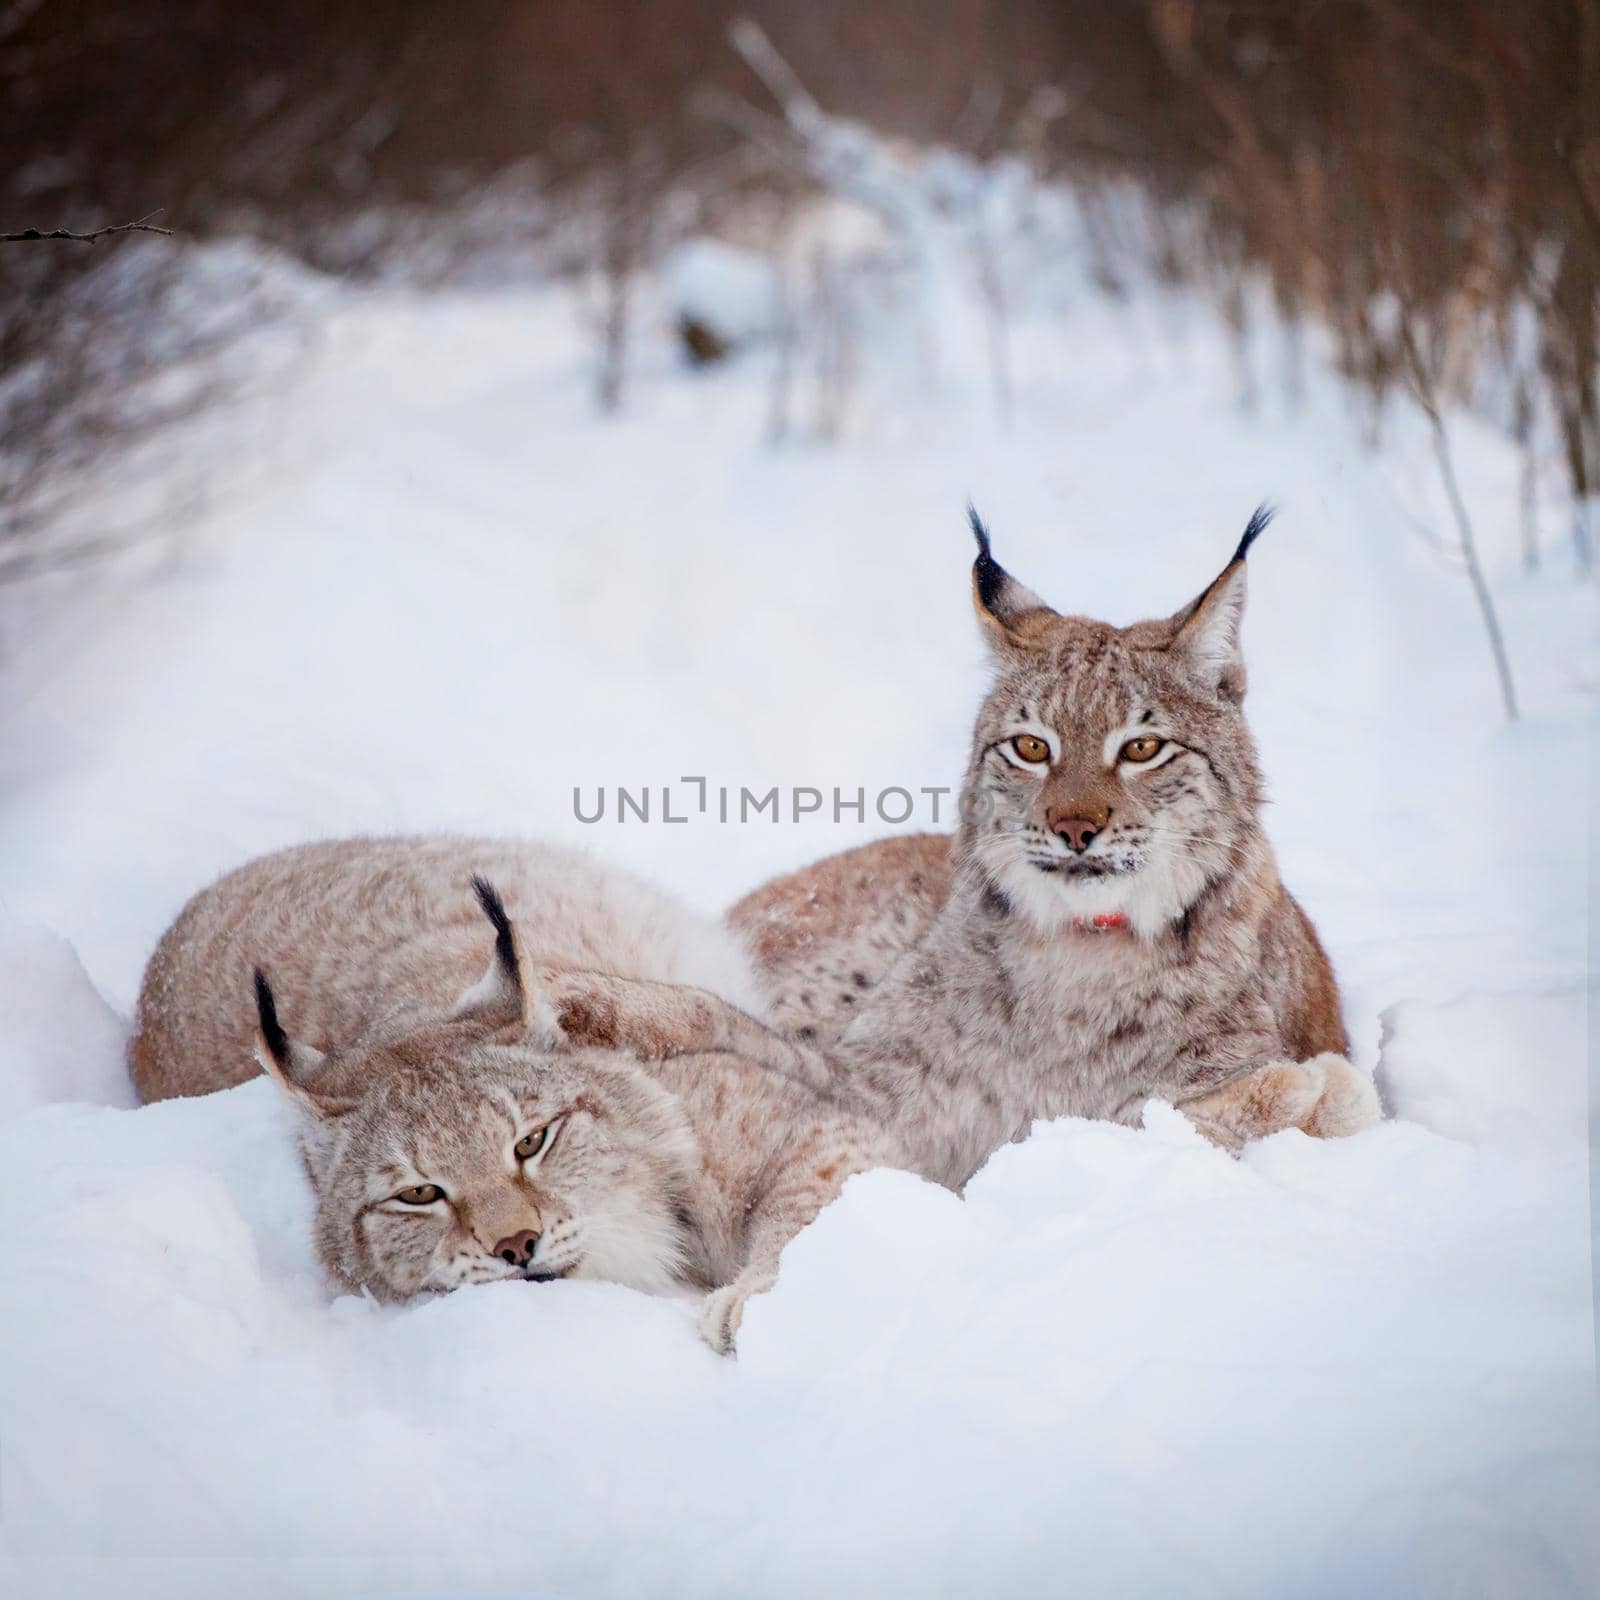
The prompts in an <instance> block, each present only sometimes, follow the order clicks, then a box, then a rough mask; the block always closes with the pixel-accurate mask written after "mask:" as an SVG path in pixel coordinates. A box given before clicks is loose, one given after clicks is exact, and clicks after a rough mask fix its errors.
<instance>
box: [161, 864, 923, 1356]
mask: <svg viewBox="0 0 1600 1600" xmlns="http://www.w3.org/2000/svg"><path fill="white" fill-rule="evenodd" d="M481 870H487V871H492V872H494V873H495V874H496V876H497V878H498V879H499V882H500V883H501V885H502V886H503V887H504V888H505V890H506V893H507V897H508V898H509V899H510V901H511V903H512V905H513V907H514V908H515V909H516V910H517V911H518V912H519V914H520V916H521V918H522V926H523V927H525V928H526V929H527V930H528V933H529V937H530V938H532V939H534V940H535V941H536V948H537V951H538V957H539V960H540V962H541V963H546V964H548V965H547V966H546V968H545V970H543V971H541V970H539V968H537V967H536V966H535V964H534V962H533V960H532V959H531V958H530V954H529V951H528V949H527V947H526V946H525V944H524V941H523V938H522V936H521V934H520V933H519V931H518V926H517V925H516V924H514V923H513V921H512V920H511V918H510V917H509V916H508V915H507V913H506V910H505V908H504V906H503V905H502V902H501V899H500V896H499V893H498V892H497V891H496V889H495V888H494V887H492V886H491V884H490V883H489V882H488V881H487V880H486V879H484V878H482V877H478V878H475V879H474V877H473V874H474V873H475V872H478V871H481ZM469 882H471V883H472V888H473V889H475V890H476V901H474V898H473V892H472V889H469ZM485 917H487V919H488V920H487V921H485V920H484V919H485ZM252 966H254V967H255V968H256V971H255V974H254V994H253V995H252V994H251V968H252ZM587 967H593V968H597V969H600V970H599V972H598V973H596V974H593V975H590V974H586V973H584V972H583V971H582V970H580V969H582V968H587ZM616 973H622V974H626V975H629V976H632V977H635V978H639V979H650V978H654V979H659V980H665V981H663V982H661V983H660V984H659V985H650V984H645V985H643V986H642V987H641V990H640V992H641V993H645V994H651V995H654V996H656V1003H655V1004H654V1005H653V1006H646V1007H644V1008H643V1009H642V1011H641V1014H640V1015H639V1016H638V1017H637V1018H636V1019H635V1020H634V1022H633V1031H634V1033H635V1034H636V1035H637V1036H638V1037H639V1039H640V1040H641V1049H642V1051H643V1052H644V1053H645V1054H647V1055H649V1056H650V1057H652V1058H660V1057H663V1056H664V1055H666V1054H667V1052H666V1051H665V1050H664V1049H662V1048H661V1047H660V1046H659V1044H658V1043H657V1042H656V1039H655V1035H656V1034H657V1033H659V1032H660V1031H661V1030H663V1029H666V1030H668V1031H669V1032H670V1033H671V1035H672V1037H674V1038H676V1037H680V1036H682V1034H683V1033H684V1032H685V1031H686V1030H687V1028H688V1026H689V1024H690V1022H691V1021H692V1019H693V1017H694V1016H695V1015H696V1014H697V1013H698V1012H700V1011H702V1010H706V1009H709V1008H710V1007H711V1006H712V1005H713V1004H714V1005H715V1007H716V1008H717V1012H718V1015H721V1014H722V1012H723V1010H726V1012H727V1013H728V1014H730V1015H732V1016H735V1017H737V1018H739V1019H740V1021H741V1024H743V1025H747V1026H748V1027H749V1029H751V1030H752V1033H753V1036H754V1037H755V1038H757V1039H758V1040H761V1041H762V1042H763V1043H764V1042H765V1039H766V1034H765V1031H764V1030H763V1029H762V1028H761V1027H760V1025H759V1024H757V1023H756V1022H755V1021H754V1020H753V1019H751V1018H748V1017H746V1016H745V1015H744V1013H742V1012H739V1011H738V1010H737V1009H736V1008H735V1007H733V1006H730V1005H727V1003H726V1002H725V1001H722V1000H720V999H719V1000H717V1001H716V1002H714V1003H713V1002H712V1001H711V1000H710V998H709V996H708V997H706V998H704V999H701V998H697V991H691V990H685V989H683V988H680V987H676V986H675V985H676V983H677V981H678V980H683V979H691V980H696V981H698V982H699V983H700V984H704V985H710V986H712V987H713V988H716V989H719V990H721V991H722V992H723V993H728V994H732V995H734V996H736V997H739V998H743V997H745V996H747V995H750V994H753V990H752V988H751V984H750V979H749V975H748V971H747V969H746V967H745V965H744V958H743V956H742V954H741V953H740V952H739V951H738V950H737V948H736V946H735V945H734V943H733V941H732V940H731V939H730V938H729V936H728V935H726V934H725V933H723V932H722V931H721V930H720V929H718V928H716V927H715V925H711V924H704V923H701V922H700V921H699V920H698V919H696V918H694V917H692V916H691V915H690V914H689V913H688V912H686V911H685V910H683V909H682V908H680V907H677V906H675V905H674V904H673V903H672V902H671V901H670V900H668V899H666V898H665V897H664V896H661V895H659V894H657V893H655V892H654V891H652V890H650V889H649V888H648V886H646V885H644V884H642V883H639V882H637V881H636V880H634V879H632V878H630V877H628V876H627V875H625V874H621V873H615V872H606V871H602V870H601V869H599V868H597V867H594V866H592V865H591V864H590V863H588V862H587V861H585V860H583V858H581V857H579V856H575V855H570V854H568V853H566V852H564V851H559V850H555V849H551V848H548V847H539V846H533V845H507V844H493V843H487V842H482V843H480V842H473V841H469V840H432V841H430V840H385V841H380V840H349V841H343V842H336V843H329V844H320V845H310V846H306V847H303V848H301V849H296V850H289V851H285V852H283V853H281V854H279V855H275V856H269V857H266V858H264V859H263V860H260V861H256V862H252V863H251V864H250V865H248V866H246V867H243V868H241V869H240V870H239V871H237V872H234V873H232V874H230V875H229V876H227V877H225V878H223V879H222V880H221V881H220V882H219V883H217V884H215V885H213V886H212V887H211V888H209V889H207V890H205V891H204V892H202V893H201V894H199V895H197V896H196V897H195V898H194V899H193V900H192V901H191V902H190V903H189V905H188V906H187V908H186V909H185V910H184V912H183V914H182V915H181V916H180V917H179V919H178V921H177V922H176V923H175V924H174V925H173V927H172V928H171V929H170V930H169V931H168V933H167V935H166V937H165V938H164V939H163V940H162V942H161V945H160V947H159V948H158V949H157V951H156V954H155V956H154V958H153V959H152V961H151V963H150V967H149V970H148V972H147V973H146V975H145V982H144V988H143V992H142V994H141V996H140V1002H139V1016H138V1029H137V1033H136V1035H135V1038H134V1040H133V1044H132V1047H131V1065H132V1071H133V1076H134V1080H135V1082H136V1084H137V1085H138V1088H139V1090H140V1093H141V1095H142V1096H143V1097H144V1098H145V1099H146V1100H155V1099H161V1098H164V1097H166V1096H170V1095H177V1094H201V1093H205V1092H207V1091H209V1090H213V1089H220V1088H225V1087H227V1086H229V1085H231V1084H235V1083H239V1082H241V1081H243V1080H244V1079H245V1078H247V1077H250V1076H251V1075H252V1074H253V1073H254V1072H255V1071H256V1069H257V1064H258V1063H259V1066H260V1067H261V1068H262V1069H264V1070H265V1071H266V1072H267V1073H268V1074H269V1075H270V1076H271V1077H272V1078H273V1079H274V1080H275V1081H276V1082H277V1083H278V1085H279V1087H280V1088H281V1089H282V1090H283V1092H284V1093H285V1094H286V1095H287V1096H288V1097H289V1098H290V1100H291V1101H292V1102H293V1104H294V1105H295V1107H296V1109H297V1111H298V1114H299V1121H300V1135H301V1148H302V1153H303V1155H304V1159H305V1164H306V1169H307V1172H308V1173H309V1175H310V1178H311V1182H312V1185H313V1187H314V1188H315V1190H316V1196H317V1218H316V1225H315V1229H316V1246H317V1250H318V1253H319V1255H320V1257H321V1259H322V1261H323V1263H324V1265H325V1266H326V1268H327V1270H328V1272H329V1273H330V1275H331V1276H332V1277H333V1279H334V1280H335V1281H336V1282H337V1283H339V1284H340V1285H342V1286H343V1287H345V1288H349V1289H367V1290H370V1291H371V1292H372V1293H373V1294H374V1295H376V1296H378V1297H379V1298H380V1299H385V1300H398V1299H404V1298H407V1297H409V1296H411V1295H415V1294H419V1293H424V1292H438V1291H443V1290H449V1289H455V1288H459V1287H462V1286H463V1285H466V1284H474V1283H486V1282H493V1281H495V1280H499V1279H509V1278H520V1279H529V1280H533V1281H544V1280H548V1279H551V1278H560V1277H587V1278H603V1279H607V1280H610V1281H613V1282H617V1283H622V1284H627V1285H630V1286H632V1287H634V1288H637V1289H641V1290H644V1291H646V1292H648V1293H653V1294H693V1293H702V1294H704V1295H705V1296H706V1300H705V1304H704V1308H703V1313H702V1319H701V1328H702V1332H703V1333H704V1334H705V1336H706V1338H707V1339H708V1341H709V1342H710V1343H711V1344H712V1345H713V1347H714V1348H716V1349H719V1350H728V1349H730V1348H731V1347H732V1341H733V1335H734V1332H735V1330H736V1328H737V1326H738V1322H739V1317H740V1314H741V1311H742V1309H743V1306H744V1302H745V1300H746V1299H747V1298H748V1297H749V1296H750V1295H751V1294H754V1293H757V1292H759V1291H760V1290H762V1289H765V1288H767V1287H769V1286H770V1285H771V1283H772V1281H773V1279H774V1277H775V1275H776V1271H777V1263H778V1257H779V1254H780V1252H781V1251H782V1249H783V1246H784V1245H785V1244H786V1243H787V1242H788V1240H789V1239H790V1238H792V1237H793V1236H794V1234H795V1233H797V1232H798V1231H799V1230H800V1229H801V1228H803V1227H804V1226H805V1225H806V1224H807V1223H808V1222H809V1221H811V1219H812V1218H813V1217H815V1216H816V1214H817V1213H818V1212H819V1211H820V1210H821V1209H822V1208H823V1207H824V1206H825V1205H827V1203H828V1202H829V1201H830V1200H831V1199H833V1197H834V1196H835V1195H836V1194H837V1193H838V1192H839V1189H840V1187H841V1185H842V1184H843V1183H844V1180H845V1179H846V1178H847V1177H848V1176H849V1175H850V1174H851V1173H854V1172H860V1171H864V1170H866V1169H868V1168H870V1167H875V1166H903V1165H905V1164H906V1163H905V1161H904V1159H903V1157H901V1155H900V1153H899V1151H898V1149H897V1147H896V1146H895V1145H894V1143H893V1141H892V1140H890V1139H889V1138H888V1137H887V1136H886V1135H884V1134H882V1133H880V1132H878V1131H877V1130H876V1129H874V1128H873V1127H871V1126H869V1125H865V1124H862V1123H860V1122H858V1121H855V1120H853V1119H851V1118H850V1117H848V1116H846V1115H844V1114H843V1113H841V1112H839V1111H838V1110H837V1109H835V1108H833V1107H830V1106H829V1105H827V1104H825V1103H823V1102H822V1101H821V1100H820V1099H819V1098H818V1097H817V1096H816V1095H815V1094H813V1093H812V1092H810V1091H809V1090H807V1089H805V1088H804V1087H802V1086H801V1085H799V1084H796V1083H794V1082H793V1081H791V1080H789V1079H786V1078H784V1077H781V1076H778V1075H776V1074H774V1073H770V1072H767V1071H765V1070H763V1068H762V1067H761V1066H760V1065H758V1064H755V1063H752V1062H750V1061H748V1060H741V1059H740V1058H739V1057H737V1056H735V1055H732V1054H729V1053H727V1052H726V1050H725V1049H723V1051H722V1053H719V1054H706V1055H695V1054H677V1055H674V1056H673V1058H672V1059H670V1060H660V1059H656V1064H655V1065H654V1066H653V1067H652V1068H651V1069H650V1070H648V1071H647V1070H645V1068H644V1067H643V1066H642V1065H641V1064H640V1058H639V1056H638V1055H636V1054H632V1053H629V1051H628V1049H627V1042H628V1041H625V1040H623V1039H620V1038H618V1037H617V1036H616V1034H615V1033H614V1031H613V1032H610V1033H608V1032H607V1028H606V1024H605V1019H604V1017H603V1015H602V1014H601V1013H600V1011H599V1010H598V1009H597V1008H596V1005H595V1004H594V1003H593V996H594V995H595V994H596V993H597V992H603V990H604V986H605V983H606V982H607V981H608V979H607V974H616ZM564 1013H565V1014H566V1015H567V1016H569V1017H571V1019H572V1020H573V1022H574V1023H575V1024H577V1025H578V1027H579V1028H581V1030H582V1033H583V1036H584V1039H585V1040H586V1041H587V1042H578V1040H577V1039H576V1038H575V1037H574V1036H570V1035H569V1032H568V1030H567V1027H566V1026H565V1024H564V1021H563V1014H564ZM285 1024H287V1026H285ZM710 1048H712V1049H718V1048H719V1044H718V1043H717V1042H715V1041H714V1042H713V1044H712V1045H711V1047H710Z"/></svg>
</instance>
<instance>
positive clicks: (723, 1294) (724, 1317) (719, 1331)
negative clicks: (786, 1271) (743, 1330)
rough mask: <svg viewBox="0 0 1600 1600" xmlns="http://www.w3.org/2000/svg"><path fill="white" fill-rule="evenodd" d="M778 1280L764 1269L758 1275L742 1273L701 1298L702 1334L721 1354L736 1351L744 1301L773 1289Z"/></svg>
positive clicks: (729, 1353) (731, 1353)
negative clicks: (736, 1339) (736, 1338)
mask: <svg viewBox="0 0 1600 1600" xmlns="http://www.w3.org/2000/svg"><path fill="white" fill-rule="evenodd" d="M775 1282H777V1279H776V1278H774V1277H772V1276H771V1275H770V1274H767V1273H762V1274H760V1275H759V1276H741V1277H738V1278H735V1279H734V1280H733V1282H732V1283H728V1284H724V1285H723V1286H722V1288H720V1289H713V1290H712V1291H711V1293H710V1294H708V1295H707V1296H706V1297H705V1299H704V1300H702V1301H701V1302H700V1337H701V1338H702V1339H704V1340H705V1342H706V1343H707V1344H708V1345H710V1346H711V1348H712V1349H713V1350H715V1351H716V1352H717V1354H718V1355H719V1356H731V1355H733V1354H734V1353H735V1351H734V1337H735V1335H736V1334H737V1333H738V1332H739V1324H740V1322H741V1321H742V1320H743V1318H744V1307H745V1302H746V1301H747V1300H748V1299H749V1298H750V1297H751V1295H756V1294H761V1293H762V1292H763V1291H764V1290H767V1289H770V1288H771V1287H772V1285H773V1284H774V1283H775Z"/></svg>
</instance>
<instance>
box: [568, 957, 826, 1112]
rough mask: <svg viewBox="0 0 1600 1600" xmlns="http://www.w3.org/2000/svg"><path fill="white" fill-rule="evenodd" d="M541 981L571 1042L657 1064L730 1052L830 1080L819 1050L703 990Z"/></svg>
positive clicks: (612, 981)
mask: <svg viewBox="0 0 1600 1600" xmlns="http://www.w3.org/2000/svg"><path fill="white" fill-rule="evenodd" d="M542 978H543V984H544V988H545V991H546V993H547V994H548V995H549V997H550V999H551V1003H552V1004H553V1005H554V1006H555V1008H556V1015H557V1017H558V1018H559V1020H560V1024H561V1031H562V1033H563V1034H564V1035H565V1036H566V1037H567V1038H568V1039H570V1040H571V1041H572V1042H573V1043H574V1044H595V1045H604V1046H608V1047H610V1048H614V1049H623V1050H633V1051H636V1052H637V1053H638V1054H640V1055H642V1056H644V1057H646V1058H647V1059H651V1060H656V1061H665V1060H667V1059H668V1058H669V1057H672V1056H681V1055H696V1054H700V1053H702V1052H706V1051H721V1052H731V1053H733V1054H735V1055H739V1056H742V1057H744V1059H745V1060H747V1061H752V1062H755V1063H756V1064H757V1065H759V1066H763V1067H767V1068H770V1069H771V1070H772V1071H774V1072H778V1073H781V1074H782V1075H783V1076H784V1077H786V1078H793V1079H795V1080H796V1081H798V1082H800V1083H804V1084H806V1085H807V1086H808V1087H810V1088H813V1089H825V1088H827V1087H828V1085H829V1083H830V1082H831V1080H832V1073H831V1072H830V1070H829V1068H828V1064H827V1062H826V1061H825V1060H824V1059H823V1057H822V1055H821V1054H820V1053H819V1052H818V1051H816V1050H810V1049H807V1048H806V1047H805V1046H804V1045H798V1044H793V1043H791V1042H790V1041H789V1040H787V1039H785V1038H784V1037H783V1036H782V1035H781V1034H777V1033H774V1032H773V1031H772V1029H771V1028H769V1027H767V1026H766V1025H765V1024H764V1023H761V1022H758V1021H757V1020H756V1019H755V1018H754V1017H752V1016H750V1015H749V1014H748V1013H747V1012H744V1011H741V1010H740V1009H739V1008H738V1007H737V1006H734V1005H730V1004H729V1003H728V1002H727V1001H726V1000H723V999H720V998H719V997H718V996H716V995H714V994H709V993H707V992H706V991H705V990H704V989H695V988H691V987H689V986H688V985H686V984H673V983H657V982H655V981H653V980H652V979H648V978H618V977H615V976H614V975H612V974H611V973H607V972H577V971H550V972H547V973H544V974H542Z"/></svg>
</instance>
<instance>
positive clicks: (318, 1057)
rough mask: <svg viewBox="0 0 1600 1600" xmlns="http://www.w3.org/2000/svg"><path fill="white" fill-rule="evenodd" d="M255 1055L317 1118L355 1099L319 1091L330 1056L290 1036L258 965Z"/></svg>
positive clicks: (337, 1111) (348, 1105)
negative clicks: (280, 1020)
mask: <svg viewBox="0 0 1600 1600" xmlns="http://www.w3.org/2000/svg"><path fill="white" fill-rule="evenodd" d="M255 984H256V1024H257V1025H256V1044H255V1057H256V1060H257V1061H258V1062H259V1063H260V1065H261V1070H262V1071H263V1072H265V1073H266V1075H267V1076H268V1077H269V1078H271V1079H272V1081H273V1082H274V1083H276V1084H277V1086H278V1087H279V1088H280V1089H281V1090H283V1092H284V1093H285V1094H286V1095H288V1097H289V1098H290V1099H291V1100H292V1101H294V1103H295V1104H296V1105H297V1106H299V1107H300V1108H301V1109H302V1110H304V1111H308V1112H310V1113H311V1114H312V1115H313V1116H317V1117H336V1116H340V1115H342V1114H343V1113H344V1112H346V1111H348V1110H350V1109H351V1107H352V1105H353V1104H354V1102H353V1101H350V1100H346V1099H343V1098H342V1097H340V1096H337V1095H328V1094H322V1093H319V1092H318V1090H317V1087H316V1080H317V1074H318V1073H319V1072H321V1070H322V1067H323V1065H324V1063H325V1062H326V1061H327V1059H328V1058H327V1057H326V1056H325V1055H323V1053H322V1052H321V1051H320V1050H317V1049H314V1048H313V1047H312V1046H311V1045H308V1044H301V1043H299V1042H298V1041H297V1040H294V1039H291V1038H290V1037H289V1036H288V1034H286V1033H285V1032H284V1031H283V1024H282V1023H280V1022H279V1021H278V1003H277V1001H276V1000H275V999H274V998H273V994H272V985H271V984H269V983H268V982H267V975H266V973H264V972H263V971H262V970H261V968H260V967H257V968H256V973H255Z"/></svg>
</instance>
